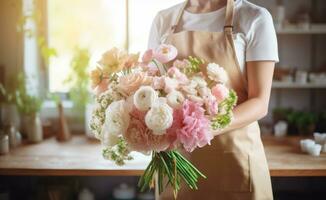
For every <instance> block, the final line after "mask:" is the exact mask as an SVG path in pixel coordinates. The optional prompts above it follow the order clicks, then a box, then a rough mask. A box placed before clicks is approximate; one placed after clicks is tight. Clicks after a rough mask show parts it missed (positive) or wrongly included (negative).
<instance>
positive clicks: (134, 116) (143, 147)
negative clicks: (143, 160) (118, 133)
mask: <svg viewBox="0 0 326 200" xmlns="http://www.w3.org/2000/svg"><path fill="white" fill-rule="evenodd" d="M145 114H146V113H145V112H140V111H138V110H137V109H134V110H133V111H132V112H131V113H130V116H131V118H130V122H129V127H128V129H127V131H126V132H125V133H124V134H123V136H124V138H125V140H126V142H127V143H128V147H130V149H131V150H134V151H140V152H144V153H145V152H149V151H152V150H154V151H165V150H166V149H167V148H168V147H169V146H170V142H169V140H168V137H167V135H166V134H165V135H154V134H153V132H152V131H151V130H150V129H148V128H147V127H146V124H145Z"/></svg>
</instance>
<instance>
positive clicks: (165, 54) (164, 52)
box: [153, 44, 178, 64]
mask: <svg viewBox="0 0 326 200" xmlns="http://www.w3.org/2000/svg"><path fill="white" fill-rule="evenodd" d="M177 54H178V50H177V49H176V48H175V47H174V46H173V45H169V44H161V45H160V46H159V47H158V48H156V49H155V51H154V52H153V56H154V58H155V59H156V60H158V61H159V62H161V63H162V64H164V63H167V62H169V61H171V60H173V59H175V57H177Z"/></svg>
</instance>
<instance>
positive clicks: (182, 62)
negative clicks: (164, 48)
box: [173, 59, 190, 69]
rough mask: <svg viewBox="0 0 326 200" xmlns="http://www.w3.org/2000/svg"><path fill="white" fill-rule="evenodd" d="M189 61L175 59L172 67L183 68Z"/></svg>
mask: <svg viewBox="0 0 326 200" xmlns="http://www.w3.org/2000/svg"><path fill="white" fill-rule="evenodd" d="M189 64H190V63H189V61H188V60H186V59H183V60H176V61H174V62H173V67H176V68H179V69H184V68H186V67H187V66H188V65H189Z"/></svg>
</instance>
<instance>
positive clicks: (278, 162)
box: [0, 135, 326, 177]
mask: <svg viewBox="0 0 326 200" xmlns="http://www.w3.org/2000/svg"><path fill="white" fill-rule="evenodd" d="M299 140H300V137H286V138H282V139H277V138H275V137H271V136H268V137H263V143H264V146H265V153H266V156H267V162H268V165H269V168H270V173H271V176H274V177H282V176H326V154H322V155H321V156H319V157H313V156H310V155H307V154H303V153H302V152H301V151H300V148H299ZM132 155H133V156H134V160H132V161H128V162H127V164H126V165H124V166H117V165H115V164H114V163H113V162H111V161H108V160H104V159H103V158H102V155H101V145H100V144H99V142H97V141H94V140H90V139H87V138H86V137H85V136H81V135H77V136H73V138H72V139H71V140H70V141H67V142H57V141H56V140H55V138H50V139H46V140H44V141H43V142H41V143H39V144H24V145H22V146H20V147H17V148H15V149H12V150H11V151H10V153H9V154H7V155H1V156H0V175H37V176H139V175H141V174H142V173H143V170H144V169H145V168H146V166H147V164H148V162H149V161H150V156H145V155H143V154H140V153H132Z"/></svg>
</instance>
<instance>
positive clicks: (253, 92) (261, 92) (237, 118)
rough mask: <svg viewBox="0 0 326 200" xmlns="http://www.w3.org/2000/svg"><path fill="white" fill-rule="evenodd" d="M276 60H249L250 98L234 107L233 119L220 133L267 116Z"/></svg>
mask: <svg viewBox="0 0 326 200" xmlns="http://www.w3.org/2000/svg"><path fill="white" fill-rule="evenodd" d="M274 65H275V63H274V62H269V61H259V62H247V79H248V100H247V101H245V102H243V103H241V104H239V105H238V106H236V107H235V108H234V109H233V120H232V122H231V124H230V125H229V126H228V127H226V128H225V129H223V130H220V131H216V132H214V133H213V134H214V135H219V134H222V133H226V132H228V131H232V130H234V129H237V128H241V127H244V126H246V125H249V124H250V123H252V122H254V121H256V120H259V119H261V118H263V117H264V116H266V114H267V111H268V104H269V98H270V93H271V87H272V79H273V71H274Z"/></svg>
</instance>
